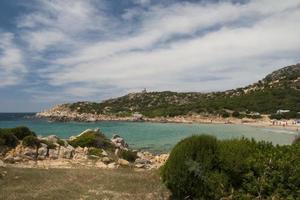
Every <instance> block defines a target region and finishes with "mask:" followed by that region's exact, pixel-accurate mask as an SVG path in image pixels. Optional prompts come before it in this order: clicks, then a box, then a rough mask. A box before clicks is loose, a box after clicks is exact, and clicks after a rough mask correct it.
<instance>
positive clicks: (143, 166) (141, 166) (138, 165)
mask: <svg viewBox="0 0 300 200" xmlns="http://www.w3.org/2000/svg"><path fill="white" fill-rule="evenodd" d="M134 167H136V168H140V169H141V168H145V165H144V164H136V165H134Z"/></svg>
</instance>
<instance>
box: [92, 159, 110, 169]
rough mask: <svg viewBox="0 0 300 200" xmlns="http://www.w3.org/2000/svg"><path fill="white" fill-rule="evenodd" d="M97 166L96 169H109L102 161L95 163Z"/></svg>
mask: <svg viewBox="0 0 300 200" xmlns="http://www.w3.org/2000/svg"><path fill="white" fill-rule="evenodd" d="M95 166H96V167H99V168H102V169H106V168H108V166H107V165H106V164H105V163H104V162H102V161H97V162H96V163H95Z"/></svg>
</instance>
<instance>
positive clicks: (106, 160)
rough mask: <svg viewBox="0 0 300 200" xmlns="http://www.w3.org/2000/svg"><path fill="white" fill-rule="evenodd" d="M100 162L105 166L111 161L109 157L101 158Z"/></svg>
mask: <svg viewBox="0 0 300 200" xmlns="http://www.w3.org/2000/svg"><path fill="white" fill-rule="evenodd" d="M101 161H102V162H104V163H106V164H108V163H110V162H111V161H112V160H111V159H110V158H109V157H103V158H101Z"/></svg>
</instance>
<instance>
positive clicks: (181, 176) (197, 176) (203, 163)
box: [161, 135, 227, 200]
mask: <svg viewBox="0 0 300 200" xmlns="http://www.w3.org/2000/svg"><path fill="white" fill-rule="evenodd" d="M219 155H220V154H219V150H218V143H217V140H216V138H214V137H212V136H207V135H201V136H192V137H189V138H187V139H184V140H182V141H181V142H179V143H178V144H177V145H176V146H175V147H174V149H173V150H172V152H171V154H170V157H169V159H168V160H167V162H166V164H165V165H164V166H163V168H162V171H161V174H162V180H163V182H164V183H165V184H166V186H167V187H168V188H169V189H170V190H171V192H172V194H173V198H175V199H212V200H213V199H220V198H221V197H222V194H223V193H224V191H223V190H224V186H225V185H226V184H227V183H226V182H227V180H226V176H224V174H222V173H220V170H219V165H220V162H219V160H220V158H219Z"/></svg>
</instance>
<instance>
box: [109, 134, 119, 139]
mask: <svg viewBox="0 0 300 200" xmlns="http://www.w3.org/2000/svg"><path fill="white" fill-rule="evenodd" d="M116 138H120V136H119V135H118V134H113V136H112V138H111V139H112V140H113V139H116Z"/></svg>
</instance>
